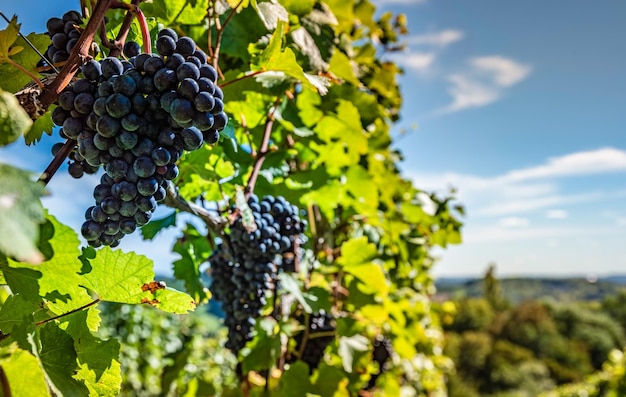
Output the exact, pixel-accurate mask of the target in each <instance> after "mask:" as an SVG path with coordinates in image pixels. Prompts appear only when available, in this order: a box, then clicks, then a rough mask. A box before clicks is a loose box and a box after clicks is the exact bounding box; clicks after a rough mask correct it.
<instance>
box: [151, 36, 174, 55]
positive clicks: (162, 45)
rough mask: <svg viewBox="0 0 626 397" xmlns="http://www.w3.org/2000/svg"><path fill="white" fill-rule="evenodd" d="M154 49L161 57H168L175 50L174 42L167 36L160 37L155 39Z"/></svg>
mask: <svg viewBox="0 0 626 397" xmlns="http://www.w3.org/2000/svg"><path fill="white" fill-rule="evenodd" d="M156 49H157V51H158V53H159V54H161V55H163V56H170V55H172V54H173V53H174V50H175V49H176V41H175V40H174V39H173V38H171V37H169V36H161V37H159V38H158V39H157V42H156Z"/></svg>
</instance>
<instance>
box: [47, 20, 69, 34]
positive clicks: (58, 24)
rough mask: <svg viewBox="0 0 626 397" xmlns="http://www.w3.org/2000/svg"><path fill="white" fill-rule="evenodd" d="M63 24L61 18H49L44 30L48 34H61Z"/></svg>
mask: <svg viewBox="0 0 626 397" xmlns="http://www.w3.org/2000/svg"><path fill="white" fill-rule="evenodd" d="M63 25H65V22H63V20H62V19H61V18H50V19H48V21H47V22H46V29H48V33H55V32H62V31H63Z"/></svg>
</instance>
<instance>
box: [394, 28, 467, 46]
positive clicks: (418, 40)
mask: <svg viewBox="0 0 626 397" xmlns="http://www.w3.org/2000/svg"><path fill="white" fill-rule="evenodd" d="M464 36H465V34H464V33H463V32H462V31H460V30H455V29H446V30H442V31H439V32H434V33H425V34H419V35H415V36H409V37H408V38H407V39H406V42H407V44H408V45H430V46H435V47H440V48H443V47H447V46H449V45H450V44H452V43H456V42H457V41H460V40H462V39H463V37H464Z"/></svg>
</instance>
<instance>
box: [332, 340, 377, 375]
mask: <svg viewBox="0 0 626 397" xmlns="http://www.w3.org/2000/svg"><path fill="white" fill-rule="evenodd" d="M338 352H339V356H340V357H341V363H342V364H343V369H344V371H346V372H348V373H352V371H353V370H354V365H355V363H356V362H358V361H359V360H360V358H362V357H363V356H364V355H365V354H369V341H368V340H367V338H366V337H365V336H364V335H359V334H356V335H352V336H342V337H340V338H339V350H338Z"/></svg>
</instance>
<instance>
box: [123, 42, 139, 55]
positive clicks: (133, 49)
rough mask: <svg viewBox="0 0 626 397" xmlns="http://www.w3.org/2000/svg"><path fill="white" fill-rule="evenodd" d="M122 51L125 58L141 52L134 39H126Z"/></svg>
mask: <svg viewBox="0 0 626 397" xmlns="http://www.w3.org/2000/svg"><path fill="white" fill-rule="evenodd" d="M122 52H123V54H124V56H125V57H127V58H132V57H136V56H137V55H139V53H140V52H141V46H140V45H139V43H137V42H136V41H127V42H126V43H124V48H123V50H122Z"/></svg>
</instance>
